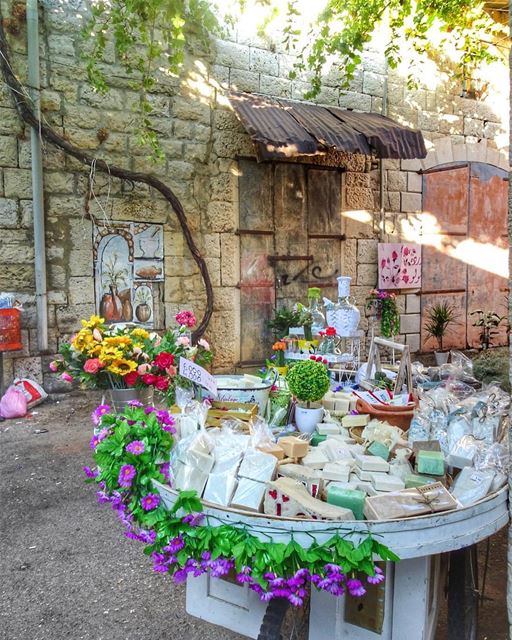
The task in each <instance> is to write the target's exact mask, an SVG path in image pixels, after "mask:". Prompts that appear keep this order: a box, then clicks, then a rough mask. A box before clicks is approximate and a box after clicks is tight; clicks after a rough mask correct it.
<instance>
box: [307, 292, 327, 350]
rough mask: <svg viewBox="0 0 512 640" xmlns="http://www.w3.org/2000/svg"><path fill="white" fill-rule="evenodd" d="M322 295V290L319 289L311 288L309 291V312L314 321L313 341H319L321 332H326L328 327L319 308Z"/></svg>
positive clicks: (312, 328)
mask: <svg viewBox="0 0 512 640" xmlns="http://www.w3.org/2000/svg"><path fill="white" fill-rule="evenodd" d="M320 293H321V292H320V289H318V288H317V287H310V288H309V289H308V301H309V312H310V313H311V318H312V319H313V322H312V323H311V334H312V336H313V339H317V338H318V337H319V336H320V331H324V329H325V327H326V322H325V316H324V314H323V313H322V312H321V311H320V307H319V302H320Z"/></svg>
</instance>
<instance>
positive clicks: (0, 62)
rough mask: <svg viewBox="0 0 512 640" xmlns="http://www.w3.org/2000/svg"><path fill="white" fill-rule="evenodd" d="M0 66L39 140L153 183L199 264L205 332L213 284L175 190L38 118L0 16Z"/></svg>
mask: <svg viewBox="0 0 512 640" xmlns="http://www.w3.org/2000/svg"><path fill="white" fill-rule="evenodd" d="M0 67H1V69H2V75H3V79H4V81H5V83H6V85H7V87H8V88H9V90H10V92H11V95H12V98H13V100H14V103H15V105H16V110H17V112H18V114H19V116H20V118H21V119H22V120H23V122H25V123H26V124H27V125H29V126H30V127H35V128H36V129H37V130H38V131H39V132H40V135H41V137H42V138H43V140H45V141H46V142H49V143H50V144H52V145H54V146H56V147H58V148H59V149H62V150H63V151H64V152H65V153H67V154H68V155H70V156H72V157H73V158H76V159H77V160H80V161H81V162H83V163H84V164H85V165H88V166H91V165H93V164H94V166H95V169H96V171H101V172H103V173H107V174H109V175H111V176H115V177H116V178H120V179H121V180H128V181H131V182H139V183H143V184H147V185H149V186H150V187H153V188H154V189H156V190H157V191H159V192H160V193H161V194H162V195H163V197H164V198H165V199H166V200H167V202H168V203H169V204H170V205H171V207H172V208H173V210H174V212H175V214H176V217H177V218H178V222H179V223H180V226H181V230H182V232H183V235H184V236H185V240H186V243H187V246H188V248H189V250H190V253H191V254H192V257H193V258H194V260H195V262H196V264H197V266H198V267H199V271H200V273H201V277H202V279H203V282H204V285H205V289H206V309H205V312H204V315H203V317H202V319H201V322H200V323H199V326H198V327H197V329H196V331H195V332H194V334H193V337H194V339H195V340H197V339H198V338H199V337H201V335H203V333H204V332H205V330H206V327H207V326H208V323H209V321H210V318H211V316H212V313H213V288H212V282H211V279H210V274H209V272H208V267H207V265H206V261H205V260H204V258H203V256H202V255H201V253H200V252H199V249H198V248H197V246H196V243H195V241H194V238H193V237H192V232H191V231H190V228H189V226H188V221H187V216H186V214H185V210H184V209H183V205H182V204H181V202H180V201H179V199H178V198H177V196H176V195H175V193H174V192H173V191H172V189H170V188H169V187H168V186H167V185H166V184H164V183H163V182H162V181H161V180H159V179H158V178H157V177H156V176H154V175H152V174H150V173H141V172H135V171H130V170H128V169H122V168H121V167H117V166H116V165H112V164H108V163H107V162H105V161H104V160H101V159H97V158H95V157H94V156H91V155H89V154H88V153H86V152H85V151H83V150H82V149H80V148H79V147H76V146H75V145H73V144H71V143H70V142H68V141H67V140H65V139H64V138H63V137H62V136H60V135H59V134H58V133H57V132H56V131H54V130H53V129H52V128H51V127H49V126H47V125H46V124H44V123H43V122H41V120H39V118H38V117H37V116H36V115H35V113H34V111H33V109H32V105H31V102H30V99H29V98H28V97H27V92H26V91H25V89H24V87H23V86H22V84H21V83H20V81H19V80H18V78H17V77H16V76H15V75H14V73H13V71H12V67H11V64H10V59H9V48H8V44H7V40H6V36H5V30H4V26H3V21H2V20H1V19H0Z"/></svg>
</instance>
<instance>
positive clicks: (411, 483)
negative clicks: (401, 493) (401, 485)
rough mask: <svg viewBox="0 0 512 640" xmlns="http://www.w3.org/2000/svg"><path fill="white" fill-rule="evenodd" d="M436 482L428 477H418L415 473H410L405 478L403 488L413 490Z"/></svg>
mask: <svg viewBox="0 0 512 640" xmlns="http://www.w3.org/2000/svg"><path fill="white" fill-rule="evenodd" d="M433 482H438V480H437V479H436V478H430V477H429V476H420V475H418V474H417V473H411V474H409V475H408V476H405V488H406V489H414V488H416V487H423V486H424V485H426V484H432V483H433Z"/></svg>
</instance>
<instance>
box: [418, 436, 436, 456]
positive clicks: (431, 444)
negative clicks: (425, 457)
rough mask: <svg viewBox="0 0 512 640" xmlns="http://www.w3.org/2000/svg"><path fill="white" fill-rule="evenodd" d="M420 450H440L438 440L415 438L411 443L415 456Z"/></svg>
mask: <svg viewBox="0 0 512 640" xmlns="http://www.w3.org/2000/svg"><path fill="white" fill-rule="evenodd" d="M420 451H441V444H440V443H439V440H415V441H414V442H413V443H412V452H413V455H414V456H415V457H416V456H417V455H418V453H419V452H420Z"/></svg>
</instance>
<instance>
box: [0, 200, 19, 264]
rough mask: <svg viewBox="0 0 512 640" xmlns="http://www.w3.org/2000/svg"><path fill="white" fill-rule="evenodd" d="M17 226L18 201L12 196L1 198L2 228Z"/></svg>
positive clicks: (0, 214) (0, 226) (0, 218)
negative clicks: (11, 197)
mask: <svg viewBox="0 0 512 640" xmlns="http://www.w3.org/2000/svg"><path fill="white" fill-rule="evenodd" d="M17 226H18V202H17V201H16V200H13V199H10V198H0V228H2V229H14V228H16V227H17ZM2 240H3V239H2ZM2 257H3V256H2ZM1 259H2V258H0V260H1Z"/></svg>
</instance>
